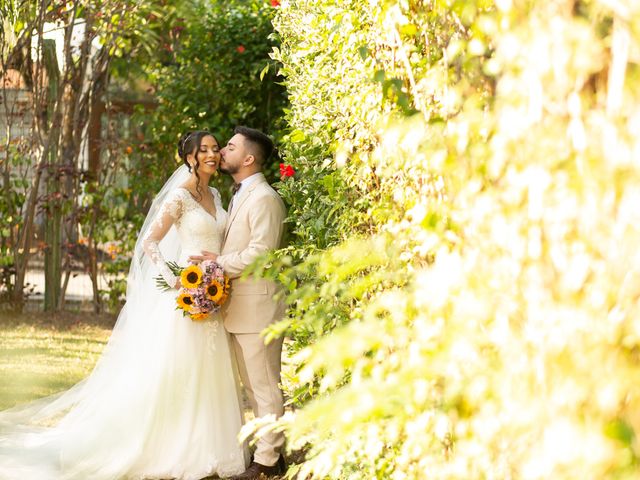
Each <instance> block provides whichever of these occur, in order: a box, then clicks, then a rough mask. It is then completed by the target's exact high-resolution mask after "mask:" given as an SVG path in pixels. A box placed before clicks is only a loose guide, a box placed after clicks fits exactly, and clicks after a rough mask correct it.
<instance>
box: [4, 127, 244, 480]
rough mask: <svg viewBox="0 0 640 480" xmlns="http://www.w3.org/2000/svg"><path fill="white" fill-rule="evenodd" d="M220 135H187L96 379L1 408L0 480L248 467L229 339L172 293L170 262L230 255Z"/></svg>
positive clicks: (199, 474) (148, 226)
mask: <svg viewBox="0 0 640 480" xmlns="http://www.w3.org/2000/svg"><path fill="white" fill-rule="evenodd" d="M219 148H220V147H219V145H218V142H217V140H216V139H215V137H214V136H213V135H211V134H210V133H209V132H205V131H195V132H190V133H187V134H185V135H183V137H182V138H181V139H180V142H179V145H178V153H179V155H180V157H181V158H182V160H183V161H184V165H183V166H181V167H180V168H178V169H177V170H176V171H175V173H174V174H173V175H172V176H171V178H170V179H169V180H168V181H167V183H166V184H165V185H164V186H163V188H162V189H161V190H160V192H159V193H158V195H157V196H156V198H155V200H154V202H153V204H152V205H151V209H150V210H149V213H148V215H147V218H146V220H145V222H144V225H143V227H142V230H141V232H140V236H139V238H138V241H137V243H136V247H135V251H134V255H133V259H132V263H131V269H130V272H129V277H128V282H127V295H126V303H125V305H124V307H123V308H122V311H121V312H120V315H119V316H118V320H117V322H116V325H115V327H114V329H113V333H112V334H111V337H110V339H109V342H108V344H107V346H106V347H105V350H104V352H103V354H102V355H101V357H100V359H99V361H98V363H97V365H96V367H95V369H94V370H93V372H92V373H91V375H90V376H89V377H88V378H86V379H85V380H84V381H82V382H80V383H79V384H77V385H75V386H74V387H72V388H71V389H70V390H68V391H66V392H63V393H62V394H59V395H57V396H53V397H47V398H45V399H42V400H39V401H36V402H33V403H31V404H28V405H26V406H23V407H16V408H13V409H11V410H7V411H5V412H0V479H2V480H16V479H38V480H60V479H78V480H80V479H82V480H86V479H92V480H102V479H105V480H106V479H114V480H115V479H124V478H126V479H185V480H187V479H194V480H195V479H200V478H203V477H207V476H211V475H216V474H217V475H219V476H221V477H225V476H231V475H235V474H238V473H241V472H243V471H244V469H245V467H246V463H247V460H248V452H247V449H246V446H244V445H241V444H240V443H239V442H238V440H237V435H238V433H239V431H240V428H241V426H242V409H241V406H240V400H239V398H240V397H239V393H238V392H239V390H238V386H237V383H236V374H235V370H234V369H235V365H234V364H233V362H232V357H231V355H230V351H229V346H228V343H227V338H226V333H225V330H224V328H223V327H222V326H221V325H220V321H219V320H218V317H217V316H216V315H212V316H210V318H208V319H206V320H205V321H200V322H195V321H192V320H190V319H189V318H188V317H183V316H182V313H180V312H178V311H176V309H175V307H176V300H175V298H176V293H177V292H176V290H170V291H168V292H161V291H160V290H158V289H157V287H156V283H155V281H154V276H156V275H157V274H158V272H160V274H161V275H162V276H163V278H164V279H165V281H166V282H167V283H168V285H173V286H175V287H176V288H177V287H178V285H179V279H178V278H176V277H175V276H174V275H173V273H172V272H171V270H170V269H169V268H168V267H167V266H166V263H165V262H167V261H171V260H173V261H177V262H178V263H179V264H180V265H183V266H184V265H186V260H187V258H188V257H189V255H190V254H198V253H200V252H201V251H202V250H208V251H213V252H220V247H221V242H222V234H223V231H224V226H225V222H226V215H227V214H226V212H225V211H224V210H223V208H222V203H221V199H220V194H219V192H218V191H217V190H215V189H213V188H209V187H208V182H209V179H210V178H211V176H212V175H213V174H214V173H215V172H216V171H217V168H218V165H219V162H220V150H219Z"/></svg>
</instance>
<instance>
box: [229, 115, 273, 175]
mask: <svg viewBox="0 0 640 480" xmlns="http://www.w3.org/2000/svg"><path fill="white" fill-rule="evenodd" d="M233 133H234V134H240V135H242V136H243V137H244V138H245V139H246V140H247V142H248V143H249V148H251V150H252V152H251V153H252V154H253V156H254V157H255V159H256V162H257V163H258V164H259V165H260V166H262V165H264V164H265V162H266V161H267V160H268V159H269V156H270V155H271V152H273V141H272V140H271V139H270V138H269V137H268V136H267V135H265V134H264V133H262V132H261V131H260V130H256V129H255V128H249V127H243V126H242V125H239V126H237V127H236V128H235V129H234V130H233Z"/></svg>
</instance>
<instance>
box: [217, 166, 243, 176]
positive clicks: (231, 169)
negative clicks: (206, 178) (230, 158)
mask: <svg viewBox="0 0 640 480" xmlns="http://www.w3.org/2000/svg"><path fill="white" fill-rule="evenodd" d="M218 170H220V171H221V172H222V173H226V174H227V175H233V174H234V173H238V170H239V169H238V167H233V166H231V165H228V166H222V165H220V166H219V167H218Z"/></svg>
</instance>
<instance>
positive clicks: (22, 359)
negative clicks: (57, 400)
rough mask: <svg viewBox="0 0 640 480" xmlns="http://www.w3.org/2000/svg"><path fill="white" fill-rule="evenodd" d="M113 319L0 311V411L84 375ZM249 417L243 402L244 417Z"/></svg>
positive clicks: (54, 390) (57, 389) (83, 314)
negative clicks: (17, 313)
mask: <svg viewBox="0 0 640 480" xmlns="http://www.w3.org/2000/svg"><path fill="white" fill-rule="evenodd" d="M114 323H115V316H112V315H107V314H105V315H96V314H92V313H87V312H62V313H59V314H56V315H52V314H45V313H42V312H36V313H33V312H30V313H24V314H20V315H16V314H11V313H5V312H0V410H4V409H7V408H11V407H13V406H15V405H18V404H21V403H25V402H28V401H29V400H35V399H37V398H41V397H44V396H47V395H51V394H54V393H57V392H60V391H63V390H66V389H68V388H69V387H71V386H73V385H74V384H76V383H78V382H79V381H80V380H82V379H83V378H85V377H86V376H87V375H88V374H89V373H90V372H91V370H92V369H93V366H94V365H95V363H96V361H97V360H98V357H99V356H100V353H101V352H102V349H103V348H104V346H105V344H106V342H107V340H108V339H109V335H110V334H111V328H112V327H113V324H114ZM245 403H246V400H245ZM252 417H253V414H252V413H251V412H250V409H249V407H248V405H245V418H247V419H250V418H252ZM289 460H290V461H291V460H292V459H289ZM278 478H281V477H278ZM282 478H284V477H282Z"/></svg>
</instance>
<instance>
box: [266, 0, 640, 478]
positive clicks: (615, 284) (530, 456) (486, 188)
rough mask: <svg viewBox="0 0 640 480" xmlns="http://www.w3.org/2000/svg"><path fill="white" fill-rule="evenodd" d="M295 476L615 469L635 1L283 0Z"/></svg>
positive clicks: (634, 358)
mask: <svg viewBox="0 0 640 480" xmlns="http://www.w3.org/2000/svg"><path fill="white" fill-rule="evenodd" d="M274 25H275V28H276V31H277V33H278V35H279V37H280V40H281V46H280V48H278V49H276V50H274V53H273V57H274V58H275V59H277V60H278V61H280V62H282V65H283V66H282V73H283V74H284V76H285V78H286V80H285V85H286V87H287V91H288V94H289V99H290V102H291V108H290V110H288V112H287V121H288V124H289V129H290V133H289V135H288V136H287V137H286V138H285V142H284V148H283V153H284V156H285V159H286V161H287V162H288V163H290V164H292V165H293V166H294V167H295V168H296V170H297V173H296V176H295V177H293V178H287V179H285V180H284V181H283V182H282V183H281V185H280V191H281V192H282V194H283V195H284V197H285V198H286V200H287V201H288V203H289V204H290V220H289V221H290V224H291V227H292V228H291V230H292V232H293V235H292V241H291V244H290V246H289V247H288V248H287V249H285V250H283V251H282V252H280V254H279V256H278V257H277V258H272V259H269V260H268V262H271V263H268V262H265V265H267V266H268V265H271V268H270V269H268V273H269V274H270V275H272V276H273V277H274V278H279V279H280V280H281V281H282V282H283V283H284V284H285V285H286V286H287V288H288V300H289V303H290V307H291V308H290V312H289V313H290V316H289V318H288V319H287V320H285V321H283V322H282V323H281V324H279V325H277V326H275V327H274V328H273V329H272V330H271V334H274V335H275V334H280V333H282V332H284V331H286V332H288V333H289V335H291V337H292V339H293V342H292V343H291V345H290V348H289V353H290V354H291V355H292V357H291V361H290V362H289V363H287V365H286V366H285V371H284V384H285V388H286V390H287V393H288V396H289V398H290V399H291V403H293V404H294V406H295V407H296V408H295V409H294V412H293V413H292V414H288V415H287V416H285V418H284V419H283V420H282V421H281V422H280V426H281V427H282V428H284V429H285V430H286V432H287V434H288V438H289V447H290V448H292V449H302V450H303V451H304V452H305V455H306V457H305V461H304V462H303V463H302V464H301V465H299V466H298V467H296V469H297V471H298V473H299V477H300V478H353V479H362V478H380V479H387V478H391V479H406V478H409V479H424V478H460V479H472V478H477V479H482V478H527V479H534V478H540V479H543V478H545V479H546V478H555V479H560V478H563V479H573V478H635V477H636V476H637V475H638V473H639V471H640V470H639V466H638V462H639V459H640V446H639V444H638V441H637V438H636V435H637V432H638V431H640V416H639V415H638V412H640V408H639V407H640V392H639V390H638V388H637V385H636V384H637V381H636V379H637V378H638V374H640V371H639V370H640V368H639V365H640V363H639V362H638V351H640V329H639V328H638V322H637V318H638V313H639V311H638V298H639V297H640V281H639V280H638V278H640V274H639V273H637V272H640V270H639V269H638V267H639V266H640V257H639V256H638V255H637V253H636V252H637V247H638V245H639V244H640V228H639V227H638V225H640V222H639V220H640V218H639V216H640V214H639V213H638V212H639V210H638V208H637V205H638V201H639V200H640V198H639V197H638V194H637V192H638V191H640V190H639V187H640V162H639V161H640V137H638V135H637V134H634V133H633V132H634V131H635V132H637V128H638V121H639V120H638V119H639V118H640V108H639V107H638V105H639V104H640V103H639V100H640V87H638V85H640V82H639V81H638V80H639V79H638V76H639V75H638V73H639V71H640V69H639V68H638V59H639V58H640V51H638V48H637V45H638V44H640V42H638V40H640V37H639V35H640V33H639V32H640V11H639V10H638V7H637V6H636V5H635V4H634V3H633V2H630V1H629V2H619V3H617V4H616V5H615V6H613V4H609V3H606V2H544V1H539V2H537V1H529V2H512V1H500V2H495V4H494V3H491V2H484V1H456V0H453V1H449V2H441V1H417V0H415V1H411V0H410V1H394V0H390V1H383V2H370V1H356V0H353V1H347V2H335V1H328V0H327V1H320V2H307V1H295V0H291V1H287V2H282V4H281V5H280V7H279V10H278V15H277V16H276V18H275V19H274Z"/></svg>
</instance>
